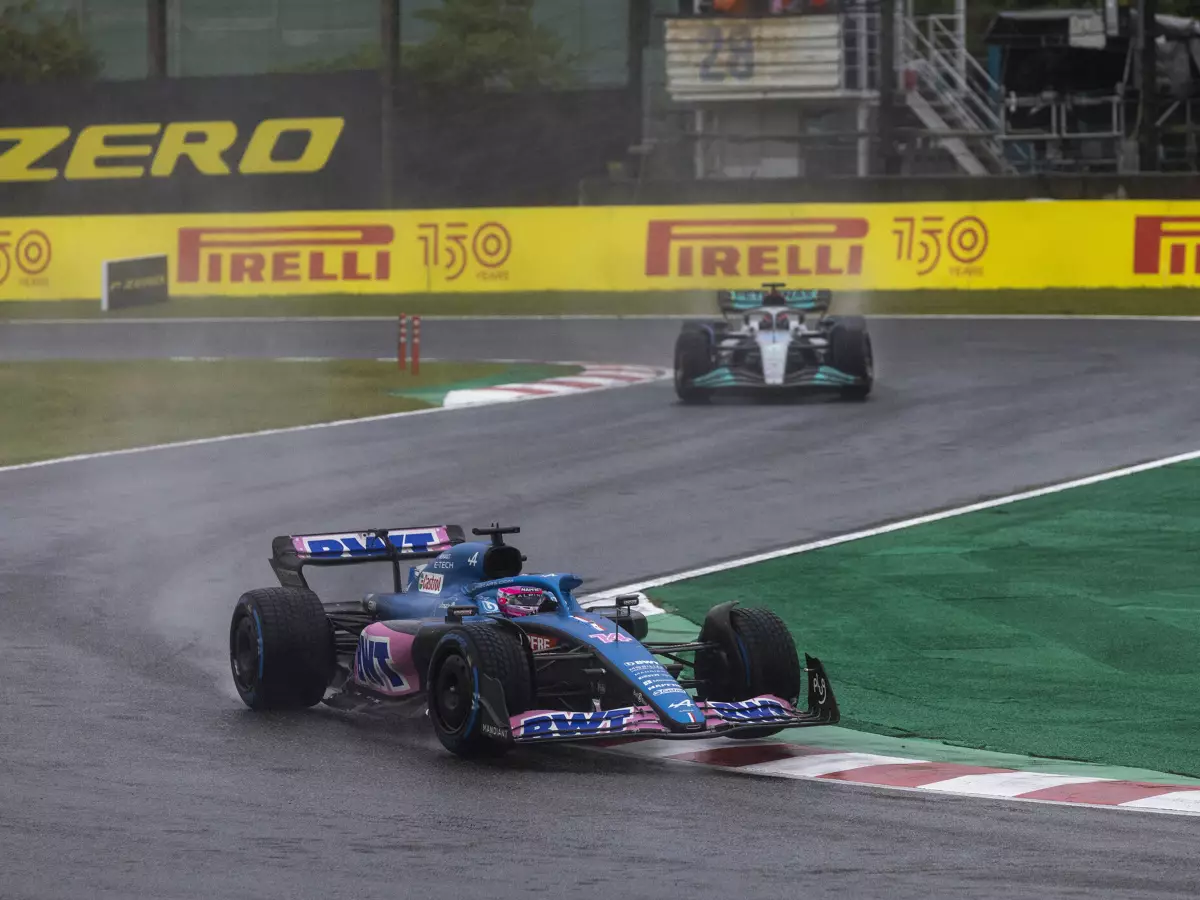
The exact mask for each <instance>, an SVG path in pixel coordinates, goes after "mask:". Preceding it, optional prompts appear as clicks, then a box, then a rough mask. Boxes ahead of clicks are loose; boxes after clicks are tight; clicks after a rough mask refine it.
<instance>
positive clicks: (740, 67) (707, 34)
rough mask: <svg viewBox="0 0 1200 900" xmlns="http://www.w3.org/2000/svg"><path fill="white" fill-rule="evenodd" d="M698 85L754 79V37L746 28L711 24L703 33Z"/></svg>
mask: <svg viewBox="0 0 1200 900" xmlns="http://www.w3.org/2000/svg"><path fill="white" fill-rule="evenodd" d="M703 43H704V57H703V59H701V60H700V80H701V81H725V80H727V79H728V80H733V81H749V80H750V79H752V78H753V77H754V34H753V32H752V31H751V30H750V26H749V25H746V24H737V25H718V24H711V25H709V26H708V27H707V28H705V30H704V38H703Z"/></svg>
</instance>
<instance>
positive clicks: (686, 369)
mask: <svg viewBox="0 0 1200 900" xmlns="http://www.w3.org/2000/svg"><path fill="white" fill-rule="evenodd" d="M712 369H713V354H712V337H711V336H710V334H709V333H708V331H706V330H703V329H701V328H698V327H690V328H689V327H685V328H684V330H683V332H682V333H680V335H679V337H678V338H677V339H676V340H675V395H676V396H677V397H679V399H680V400H681V401H682V402H684V403H707V402H708V401H709V400H710V399H711V398H712V390H711V389H709V388H698V387H694V386H693V385H692V384H691V380H692V379H693V378H699V377H700V376H701V375H707V374H708V373H709V372H711V371H712Z"/></svg>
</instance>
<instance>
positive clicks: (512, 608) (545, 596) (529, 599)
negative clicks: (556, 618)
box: [496, 587, 558, 616]
mask: <svg viewBox="0 0 1200 900" xmlns="http://www.w3.org/2000/svg"><path fill="white" fill-rule="evenodd" d="M496 602H497V603H499V604H500V611H501V612H502V613H504V614H505V615H506V616H532V615H533V614H534V613H538V612H542V611H544V610H551V609H554V608H555V606H557V605H558V604H557V603H556V602H555V600H554V596H553V595H552V594H549V593H547V592H546V591H543V590H542V589H541V588H534V587H502V588H500V589H499V590H498V591H496Z"/></svg>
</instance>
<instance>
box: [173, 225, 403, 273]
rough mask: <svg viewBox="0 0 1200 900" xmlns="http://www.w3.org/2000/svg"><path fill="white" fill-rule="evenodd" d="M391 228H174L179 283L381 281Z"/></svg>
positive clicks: (388, 261) (388, 262)
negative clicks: (177, 233) (177, 245)
mask: <svg viewBox="0 0 1200 900" xmlns="http://www.w3.org/2000/svg"><path fill="white" fill-rule="evenodd" d="M395 236H396V232H395V229H393V228H392V226H391V225H378V224H374V225H282V226H276V227H257V228H180V229H179V281H180V283H182V284H189V283H192V284H194V283H196V282H201V281H203V282H205V283H208V284H221V283H224V282H230V283H233V284H239V283H248V282H250V283H257V282H288V281H306V282H310V283H311V282H333V281H336V282H346V281H387V280H388V279H389V278H390V277H391V274H392V253H391V245H392V241H393V240H394V238H395Z"/></svg>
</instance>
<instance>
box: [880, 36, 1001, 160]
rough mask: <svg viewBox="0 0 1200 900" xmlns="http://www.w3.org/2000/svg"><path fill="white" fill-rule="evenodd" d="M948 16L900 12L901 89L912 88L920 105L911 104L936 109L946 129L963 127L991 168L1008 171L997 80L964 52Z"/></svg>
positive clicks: (919, 112)
mask: <svg viewBox="0 0 1200 900" xmlns="http://www.w3.org/2000/svg"><path fill="white" fill-rule="evenodd" d="M953 19H954V17H950V16H926V17H923V18H916V17H911V18H910V17H904V18H902V19H901V20H900V27H899V28H898V29H897V31H898V36H899V51H900V52H899V53H898V54H897V66H898V68H899V69H900V71H901V74H902V77H903V78H904V79H905V81H904V88H905V89H906V90H908V91H916V92H917V93H918V94H919V95H920V98H921V99H923V100H924V104H920V103H917V104H910V105H913V106H914V109H915V111H917V112H918V115H921V112H922V110H923V109H925V108H929V109H932V110H934V111H935V113H937V114H938V117H939V118H940V119H942V120H944V121H945V122H946V124H947V125H949V126H950V127H951V128H952V129H955V130H960V131H964V132H967V133H969V134H971V135H972V137H971V138H970V141H971V145H972V147H973V148H976V149H978V150H982V152H983V154H984V155H985V156H986V158H987V162H988V163H990V168H991V169H992V170H995V171H1000V172H1006V171H1010V170H1011V168H1012V166H1011V164H1010V163H1009V161H1008V159H1007V158H1006V154H1005V151H1004V145H1003V143H1002V142H1001V140H1000V136H1001V133H1002V132H1003V129H1004V118H1003V113H1002V111H1001V97H1002V91H1001V88H1000V85H998V84H997V83H996V82H995V80H994V79H993V78H992V77H991V75H989V74H988V72H987V70H986V69H984V68H983V66H981V65H980V64H979V62H978V61H977V60H976V59H975V58H974V57H973V56H971V55H970V54H969V53H968V52H967V48H966V47H965V46H964V45H963V44H962V42H961V40H960V38H959V36H958V34H957V33H956V31H954V30H952V29H951V28H950V27H948V26H947V25H946V20H951V21H953Z"/></svg>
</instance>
